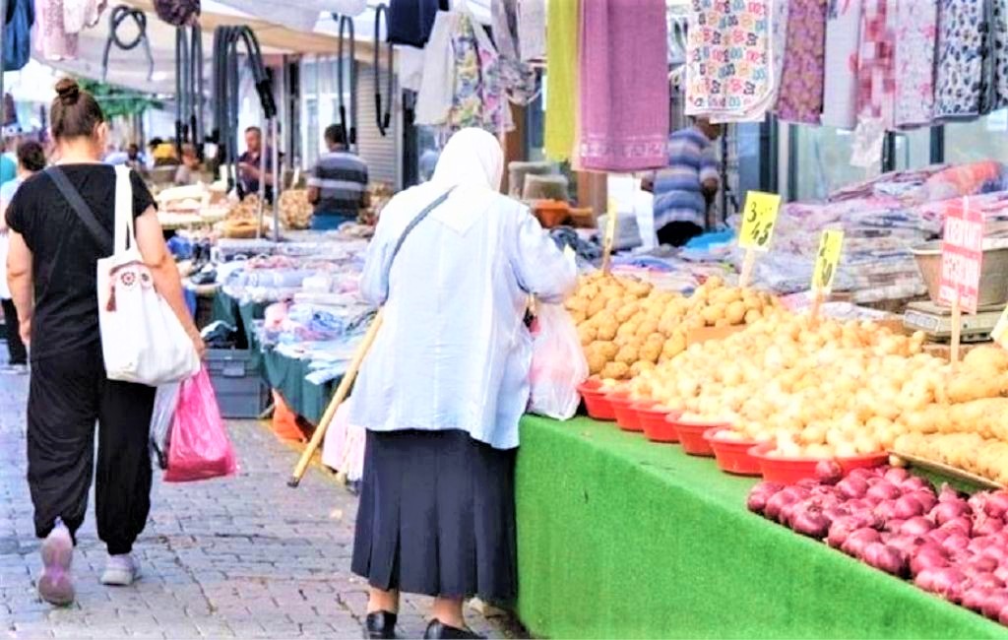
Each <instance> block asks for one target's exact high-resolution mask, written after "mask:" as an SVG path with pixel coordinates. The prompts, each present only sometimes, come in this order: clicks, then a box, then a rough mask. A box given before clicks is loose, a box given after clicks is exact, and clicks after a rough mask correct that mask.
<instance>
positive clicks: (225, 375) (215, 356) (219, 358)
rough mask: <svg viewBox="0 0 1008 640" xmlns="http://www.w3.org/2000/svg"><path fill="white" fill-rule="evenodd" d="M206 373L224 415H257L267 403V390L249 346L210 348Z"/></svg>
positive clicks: (229, 416)
mask: <svg viewBox="0 0 1008 640" xmlns="http://www.w3.org/2000/svg"><path fill="white" fill-rule="evenodd" d="M206 367H207V372H208V373H209V374H210V382H211V383H213V388H214V393H216V394H217V404H218V405H219V406H220V411H221V416H222V417H224V418H258V417H259V416H260V415H261V414H262V412H263V411H264V410H265V409H266V407H267V406H268V404H269V389H268V387H267V386H266V383H265V382H264V381H263V379H262V375H261V373H260V371H259V369H258V367H256V366H254V363H253V361H252V352H251V351H250V350H248V349H209V350H208V351H207V357H206Z"/></svg>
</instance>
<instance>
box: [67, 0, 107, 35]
mask: <svg viewBox="0 0 1008 640" xmlns="http://www.w3.org/2000/svg"><path fill="white" fill-rule="evenodd" d="M107 4H108V2H107V0H63V28H64V29H65V30H66V32H67V33H71V34H77V33H80V32H81V31H83V30H84V29H90V28H91V27H93V26H95V25H96V24H98V20H99V19H100V18H101V14H102V11H104V10H105V7H106V5H107Z"/></svg>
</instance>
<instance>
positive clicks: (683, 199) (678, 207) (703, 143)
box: [644, 118, 721, 247]
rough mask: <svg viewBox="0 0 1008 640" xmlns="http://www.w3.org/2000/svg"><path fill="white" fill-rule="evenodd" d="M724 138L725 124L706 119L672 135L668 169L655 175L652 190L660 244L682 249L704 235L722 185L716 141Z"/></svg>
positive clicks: (656, 228) (694, 122)
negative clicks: (723, 129)
mask: <svg viewBox="0 0 1008 640" xmlns="http://www.w3.org/2000/svg"><path fill="white" fill-rule="evenodd" d="M720 136H721V125H717V124H711V122H710V121H709V120H707V119H706V118H696V119H695V120H694V121H693V124H692V125H691V126H689V127H686V128H685V129H680V130H679V131H676V132H674V133H672V134H671V135H670V136H669V140H668V168H666V169H662V170H660V171H658V172H657V173H656V174H655V175H654V177H653V178H652V180H651V182H652V184H651V189H650V190H651V191H652V192H653V193H654V228H655V231H656V232H657V235H658V242H659V243H660V244H667V245H672V246H675V247H679V246H682V245H684V244H686V243H687V242H689V241H690V239H692V238H693V237H695V236H698V235H700V234H702V233H703V232H704V228H705V227H706V226H707V209H708V207H709V206H710V203H711V202H712V201H713V200H714V196H715V195H717V192H718V187H719V186H720V178H719V174H718V161H717V159H716V158H715V156H714V141H715V140H717V139H718V138H719V137H720ZM647 182H648V180H645V187H644V188H645V189H647V184H646V183H647Z"/></svg>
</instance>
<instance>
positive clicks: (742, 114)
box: [686, 0, 774, 120]
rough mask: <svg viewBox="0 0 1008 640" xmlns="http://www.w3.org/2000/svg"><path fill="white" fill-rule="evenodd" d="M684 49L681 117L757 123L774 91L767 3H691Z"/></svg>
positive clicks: (718, 0) (759, 0)
mask: <svg viewBox="0 0 1008 640" xmlns="http://www.w3.org/2000/svg"><path fill="white" fill-rule="evenodd" d="M690 18H691V20H690V25H689V27H690V28H689V33H688V37H687V47H686V54H687V55H686V58H687V60H686V113H687V114H689V115H712V116H714V117H716V118H718V119H722V120H731V119H752V118H762V116H763V113H762V112H763V111H764V108H763V105H764V103H765V102H766V100H767V97H768V96H771V95H772V93H773V91H774V82H773V73H772V69H773V67H772V65H771V64H770V62H771V58H772V55H773V50H772V42H771V40H772V38H771V33H772V31H771V29H772V25H771V22H772V19H771V14H770V1H769V0H750V1H748V2H744V3H733V2H724V1H723V0H693V11H692V12H691V14H690Z"/></svg>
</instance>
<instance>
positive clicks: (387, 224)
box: [351, 183, 577, 449]
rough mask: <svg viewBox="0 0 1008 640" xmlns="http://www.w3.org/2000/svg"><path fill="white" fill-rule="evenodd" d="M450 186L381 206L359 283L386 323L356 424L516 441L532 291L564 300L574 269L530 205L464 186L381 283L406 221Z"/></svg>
mask: <svg viewBox="0 0 1008 640" xmlns="http://www.w3.org/2000/svg"><path fill="white" fill-rule="evenodd" d="M443 192H444V189H443V186H442V187H439V186H436V185H435V184H433V183H427V184H424V185H420V186H418V187H413V188H412V189H409V190H408V191H405V192H403V193H401V194H399V195H397V196H396V197H395V198H393V199H392V200H391V201H390V202H389V204H388V205H387V206H386V207H385V208H384V209H383V210H382V214H381V220H380V222H379V223H378V227H377V229H376V230H375V237H374V240H373V241H372V243H371V246H370V248H369V250H368V255H367V260H366V263H365V266H364V273H363V276H362V280H361V291H362V293H363V294H364V296H365V298H367V300H368V301H369V302H371V303H373V304H375V305H376V306H377V305H382V304H384V305H385V312H384V324H383V325H382V327H381V329H380V331H379V332H378V336H377V338H376V340H375V343H374V345H373V346H372V348H371V351H370V353H369V354H368V356H367V358H366V359H365V361H364V365H363V367H362V369H361V372H360V375H359V377H358V379H357V383H356V386H355V388H354V392H353V401H352V411H351V422H352V423H353V424H355V425H358V426H362V427H365V428H367V429H371V430H372V431H395V430H404V429H418V430H424V431H438V430H446V429H461V430H463V431H466V432H468V433H469V435H470V436H472V437H473V438H474V439H476V440H478V441H480V442H485V443H487V444H489V445H491V446H493V447H495V448H498V449H511V448H513V447H517V446H518V420H519V418H520V417H521V415H522V413H524V411H525V408H526V406H527V404H528V397H529V382H528V373H529V365H530V363H531V359H532V339H531V337H530V335H529V332H528V330H527V329H526V327H525V324H524V322H523V320H524V315H525V309H526V307H527V304H528V300H529V295H530V294H531V295H535V296H536V297H538V298H540V299H542V300H543V301H545V302H561V301H562V300H563V299H564V298H565V297H566V296H567V295H568V294H569V293H570V292H571V291H572V290H573V288H574V286H575V285H576V279H577V271H576V267H575V264H574V260H573V257H568V256H564V255H563V253H561V251H560V250H559V249H557V247H556V245H555V244H554V243H553V241H552V240H551V239H550V238H549V236H548V235H547V234H546V233H545V232H544V231H543V229H542V227H541V226H540V225H539V222H538V221H537V220H536V219H535V218H534V217H533V216H532V215H531V214H530V213H529V210H528V209H527V208H526V207H525V206H523V205H521V204H520V203H518V202H516V201H514V200H511V199H509V198H506V197H504V196H502V195H500V194H497V193H494V192H492V191H491V190H489V189H485V188H475V187H464V186H462V187H458V188H457V189H455V190H454V191H453V192H452V193H451V195H450V196H449V197H448V199H447V200H446V201H445V203H444V204H443V205H441V206H440V207H438V208H437V209H435V210H434V211H433V212H432V213H431V214H430V215H429V216H428V217H427V218H426V219H424V220H423V221H422V222H420V223H419V224H418V225H417V226H416V228H415V229H414V230H413V231H412V232H411V233H410V235H409V236H408V237H407V239H406V240H405V242H404V243H403V245H402V248H401V249H400V251H399V253H398V255H397V256H396V258H395V260H394V262H393V264H392V267H391V271H390V275H389V276H388V279H387V280H386V272H388V270H389V269H388V263H389V259H390V257H391V254H392V252H393V250H394V247H395V245H396V243H397V241H398V239H399V237H400V236H401V235H402V232H403V230H404V229H405V227H406V225H407V224H409V222H410V221H411V220H412V219H413V218H414V217H415V216H416V215H417V214H418V213H420V211H421V210H423V208H424V207H425V206H426V205H427V204H429V203H430V202H433V201H434V200H436V199H437V197H438V196H439V195H441V194H442V193H443ZM386 291H388V292H389V293H388V297H387V299H386Z"/></svg>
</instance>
